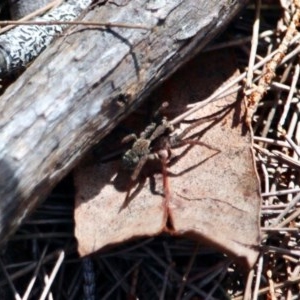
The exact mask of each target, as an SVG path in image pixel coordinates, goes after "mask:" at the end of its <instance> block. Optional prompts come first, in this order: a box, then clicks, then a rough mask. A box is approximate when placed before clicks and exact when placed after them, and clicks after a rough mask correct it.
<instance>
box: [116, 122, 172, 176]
mask: <svg viewBox="0 0 300 300" xmlns="http://www.w3.org/2000/svg"><path fill="white" fill-rule="evenodd" d="M173 130H174V129H173V126H172V125H170V124H169V122H168V121H167V119H166V118H163V119H162V122H161V124H159V125H157V124H155V123H151V124H150V125H148V126H147V127H146V128H145V130H144V131H143V132H142V133H141V134H140V137H139V138H137V136H136V135H135V134H131V135H128V136H126V137H125V138H124V139H123V140H122V142H123V143H124V142H129V141H130V140H135V142H134V143H133V145H132V147H131V149H129V150H128V151H126V152H125V154H124V155H123V157H122V165H123V167H124V168H125V169H127V170H134V171H133V174H132V176H131V179H132V180H136V179H137V177H138V175H139V173H140V171H141V169H142V167H143V166H144V165H145V163H146V162H147V161H148V160H154V159H159V158H160V154H159V152H154V151H153V147H152V146H153V144H154V143H155V142H156V141H157V140H158V139H159V138H161V137H162V136H167V135H169V134H170V133H171V132H172V131H173Z"/></svg>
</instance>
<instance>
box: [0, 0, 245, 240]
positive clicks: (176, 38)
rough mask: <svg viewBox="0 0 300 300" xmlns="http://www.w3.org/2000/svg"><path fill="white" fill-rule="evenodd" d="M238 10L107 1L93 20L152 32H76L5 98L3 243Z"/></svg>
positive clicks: (0, 137) (212, 4)
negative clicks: (94, 149)
mask: <svg viewBox="0 0 300 300" xmlns="http://www.w3.org/2000/svg"><path fill="white" fill-rule="evenodd" d="M233 2H234V1H227V0H214V1H207V0H198V1H195V0H186V1H179V0H178V1H165V2H163V1H162V2H159V1H157V2H155V1H154V2H149V1H146V0H139V1H121V2H120V1H117V2H113V1H109V2H106V3H105V5H102V6H99V7H97V8H96V9H95V10H94V11H92V12H90V13H89V14H88V15H87V16H86V19H85V20H93V21H99V22H118V23H128V24H141V23H143V24H145V25H146V26H149V27H151V28H152V30H141V29H126V28H109V27H108V28H103V27H102V28H101V27H98V28H97V27H83V26H81V27H80V26H79V27H74V28H71V29H70V30H69V31H68V33H67V34H66V35H64V36H62V37H60V38H59V39H58V40H57V41H56V42H55V43H54V45H52V46H51V47H50V48H49V49H47V50H46V51H45V52H44V53H43V54H42V55H41V56H40V57H38V59H37V60H36V61H35V62H34V63H33V64H32V65H31V66H30V67H29V68H28V69H27V70H26V72H24V73H23V74H22V75H21V76H20V77H19V79H18V80H17V81H16V82H15V83H14V84H13V85H11V86H10V87H9V88H8V89H7V90H6V92H5V94H4V95H3V96H2V97H1V99H0V113H1V118H0V128H1V130H0V199H1V200H0V242H1V243H3V242H4V241H5V240H6V239H7V238H8V236H9V235H10V234H11V233H12V232H13V231H14V230H15V229H16V228H17V227H18V225H19V224H20V223H21V222H22V220H23V219H24V217H25V216H27V215H28V213H29V212H31V211H32V210H33V208H34V207H35V206H36V205H37V204H38V203H39V201H41V200H42V199H44V198H45V197H46V196H47V194H48V193H49V191H51V189H52V187H53V186H54V185H55V184H56V183H57V182H58V181H59V180H60V179H61V178H62V177H63V176H64V175H66V174H67V173H68V172H69V171H70V170H71V169H72V168H73V167H74V166H75V164H76V163H77V162H78V160H79V159H80V158H81V157H82V156H83V155H84V154H85V153H86V152H87V151H88V150H89V149H90V148H91V146H93V145H94V144H96V143H97V142H98V141H99V140H100V139H101V138H103V136H104V135H106V134H107V133H108V132H109V131H110V130H111V129H112V128H113V127H114V126H115V125H116V124H117V123H118V122H119V121H120V120H121V119H122V118H123V117H125V116H126V115H128V114H129V113H130V112H131V111H132V110H133V109H134V107H136V105H138V104H139V103H141V101H142V100H143V99H145V97H146V96H147V95H149V93H150V92H151V91H152V90H153V89H154V88H155V87H156V86H158V85H159V84H160V82H161V81H163V80H164V79H165V78H167V77H168V76H170V75H171V74H172V73H173V72H175V70H177V69H178V68H179V67H180V66H181V65H182V64H183V63H184V62H185V61H187V60H188V59H190V58H191V57H192V56H193V55H194V54H196V53H197V52H198V51H199V50H200V49H201V48H202V47H203V46H204V45H205V44H206V43H207V42H208V41H209V40H211V38H212V37H213V36H215V34H216V33H217V32H218V31H219V30H220V29H222V28H224V25H225V24H226V23H228V21H229V20H230V19H231V18H232V17H233V16H234V15H235V14H236V13H237V12H238V10H239V9H240V8H241V7H242V6H244V5H245V2H246V1H244V0H243V1H238V2H237V3H235V4H232V3H233ZM122 3H123V4H122ZM162 3H164V4H162ZM121 4H122V5H121Z"/></svg>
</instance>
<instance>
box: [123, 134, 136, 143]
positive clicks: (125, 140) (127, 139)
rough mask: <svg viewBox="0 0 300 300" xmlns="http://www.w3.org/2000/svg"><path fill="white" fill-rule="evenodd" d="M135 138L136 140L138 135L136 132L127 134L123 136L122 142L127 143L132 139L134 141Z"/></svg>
mask: <svg viewBox="0 0 300 300" xmlns="http://www.w3.org/2000/svg"><path fill="white" fill-rule="evenodd" d="M133 140H135V141H136V140H137V136H136V134H134V133H132V134H128V135H126V136H125V137H123V139H122V141H121V143H122V144H125V143H129V142H131V141H133Z"/></svg>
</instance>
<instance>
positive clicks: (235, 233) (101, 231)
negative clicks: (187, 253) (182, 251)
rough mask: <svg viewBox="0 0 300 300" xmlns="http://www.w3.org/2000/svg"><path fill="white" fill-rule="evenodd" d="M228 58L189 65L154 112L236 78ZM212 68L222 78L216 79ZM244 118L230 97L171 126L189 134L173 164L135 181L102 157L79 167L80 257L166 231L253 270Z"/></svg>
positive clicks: (256, 238)
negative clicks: (217, 252)
mask: <svg viewBox="0 0 300 300" xmlns="http://www.w3.org/2000/svg"><path fill="white" fill-rule="evenodd" d="M229 53H230V52H228V54H226V55H227V57H226V59H224V54H221V53H213V54H212V53H210V54H209V56H210V58H212V57H213V59H212V60H213V61H215V62H216V63H215V64H214V63H211V62H210V63H209V66H208V65H207V64H205V61H207V57H205V55H204V56H203V57H202V59H199V60H198V61H193V65H188V66H187V67H186V68H185V69H184V70H183V71H182V72H181V73H180V75H179V76H177V77H175V78H173V79H172V81H170V82H168V83H166V85H164V86H163V87H162V88H161V90H160V91H158V92H157V94H156V95H155V96H154V98H155V100H153V101H152V107H153V106H156V107H159V106H160V102H161V103H162V102H164V101H165V100H167V101H168V103H169V107H168V108H167V109H166V111H165V114H166V115H168V117H169V118H172V119H173V118H175V117H176V116H178V115H179V114H181V113H182V112H183V110H184V109H185V108H186V107H187V105H189V104H191V103H190V101H191V98H196V99H198V100H199V99H201V98H204V96H205V95H209V94H208V93H211V92H212V91H214V87H213V86H211V87H209V88H207V87H208V86H209V84H210V85H213V83H215V82H218V81H219V82H224V81H225V80H231V79H230V76H237V74H238V73H237V72H234V70H233V69H232V67H228V66H233V64H232V61H230V60H229V59H228V58H229V57H230V54H229ZM216 66H217V67H218V68H219V69H222V70H224V71H223V72H222V73H217V72H215V70H216ZM225 70H226V71H225ZM191 95H192V97H191ZM150 105H151V104H150ZM244 112H245V108H244V106H243V103H242V102H241V101H239V99H238V97H237V93H234V94H232V95H231V96H227V97H224V99H222V100H219V101H218V102H217V103H210V104H208V105H206V106H205V107H203V108H202V109H200V110H198V111H197V112H195V113H193V114H192V115H190V116H189V117H188V118H186V119H184V120H183V121H182V122H179V123H178V124H175V127H177V128H176V131H177V132H182V131H184V130H185V129H186V128H189V127H190V126H192V127H193V129H192V130H191V131H190V132H189V133H188V134H187V136H184V137H183V139H182V141H183V142H185V143H183V145H182V146H181V147H178V148H174V149H172V147H171V149H170V151H171V157H172V158H166V161H165V162H162V163H160V160H159V159H158V161H151V160H149V161H147V162H146V164H145V165H144V166H143V169H142V172H141V174H139V176H138V179H137V180H136V181H133V182H132V179H131V178H130V173H129V172H128V171H127V170H124V168H123V167H122V164H121V160H120V158H119V159H117V160H113V161H109V162H101V157H100V159H99V158H98V163H95V162H96V161H97V158H96V159H94V160H93V159H91V158H89V159H88V162H85V163H83V164H82V165H80V166H79V167H78V168H77V169H76V172H75V186H76V189H77V194H76V209H75V223H76V226H75V235H76V237H77V240H78V250H79V253H80V254H81V255H88V254H91V253H93V252H96V251H98V250H100V249H102V248H104V247H110V246H112V245H115V244H118V243H121V242H124V241H127V240H131V239H133V238H137V237H141V236H152V235H158V234H160V233H162V232H167V233H170V234H172V235H185V236H189V237H192V238H194V239H196V240H199V241H201V242H202V243H205V244H208V245H210V246H215V247H216V248H217V249H218V250H220V251H222V252H225V253H227V254H229V255H231V256H232V257H234V258H236V260H238V261H239V262H240V263H244V264H246V265H248V266H253V264H254V263H255V262H256V259H257V256H258V253H259V242H260V230H259V210H260V202H261V200H260V194H259V190H260V187H259V181H258V179H257V176H256V171H255V166H254V161H253V154H252V150H251V147H252V145H251V138H250V133H249V132H247V130H246V128H245V126H244V125H243V114H244ZM129 119H130V121H131V122H133V123H134V124H139V123H141V122H142V121H141V120H144V119H145V116H143V115H140V116H139V115H137V114H135V115H132V116H130V117H129ZM198 123H199V125H198V126H195V124H198ZM125 124H126V121H125ZM123 126H124V125H123ZM132 130H135V128H134V127H133V128H132ZM179 134H180V133H179ZM112 135H113V134H112ZM171 135H172V133H171ZM159 138H160V137H159ZM159 138H158V139H159ZM114 147H118V142H117V143H115V145H114ZM119 147H120V146H119ZM159 150H161V151H162V150H164V149H159ZM153 151H154V150H153ZM104 156H105V155H104Z"/></svg>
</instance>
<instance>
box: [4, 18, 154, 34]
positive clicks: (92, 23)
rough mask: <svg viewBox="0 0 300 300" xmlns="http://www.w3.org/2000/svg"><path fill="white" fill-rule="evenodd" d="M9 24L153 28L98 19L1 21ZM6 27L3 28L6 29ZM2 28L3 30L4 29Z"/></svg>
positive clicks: (5, 24)
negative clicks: (99, 20) (98, 20)
mask: <svg viewBox="0 0 300 300" xmlns="http://www.w3.org/2000/svg"><path fill="white" fill-rule="evenodd" d="M1 25H2V26H8V25H14V26H17V25H23V26H32V25H38V26H53V25H84V26H94V27H110V28H111V27H119V28H128V29H147V30H150V29H152V28H151V27H149V26H145V25H143V24H126V23H111V22H96V21H22V20H18V21H0V26H1ZM5 28H6V27H4V28H3V29H5ZM3 29H2V30H3ZM1 33H2V31H1Z"/></svg>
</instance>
